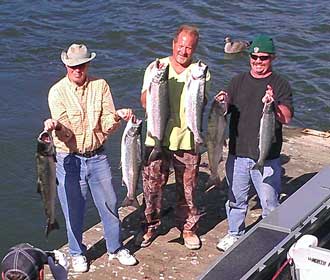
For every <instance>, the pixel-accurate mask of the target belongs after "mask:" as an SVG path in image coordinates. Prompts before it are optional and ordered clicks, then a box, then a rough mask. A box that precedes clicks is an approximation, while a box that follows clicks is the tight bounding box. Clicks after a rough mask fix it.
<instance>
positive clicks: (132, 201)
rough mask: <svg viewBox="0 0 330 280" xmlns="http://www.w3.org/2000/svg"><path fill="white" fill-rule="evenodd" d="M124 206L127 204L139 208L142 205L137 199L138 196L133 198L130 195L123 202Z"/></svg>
mask: <svg viewBox="0 0 330 280" xmlns="http://www.w3.org/2000/svg"><path fill="white" fill-rule="evenodd" d="M121 206H122V207H127V206H133V207H135V208H139V207H140V204H139V202H138V201H137V199H136V197H135V198H133V199H131V198H129V197H127V196H126V197H125V199H124V201H123V203H122V204H121Z"/></svg>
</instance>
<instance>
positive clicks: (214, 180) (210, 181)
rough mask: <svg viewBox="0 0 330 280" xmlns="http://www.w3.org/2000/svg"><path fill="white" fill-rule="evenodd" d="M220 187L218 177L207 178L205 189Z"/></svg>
mask: <svg viewBox="0 0 330 280" xmlns="http://www.w3.org/2000/svg"><path fill="white" fill-rule="evenodd" d="M220 185H221V179H220V177H219V175H217V176H215V177H211V176H210V177H209V178H208V180H207V183H206V186H207V187H211V186H216V187H219V186H220Z"/></svg>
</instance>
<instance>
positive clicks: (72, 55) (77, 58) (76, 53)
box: [61, 44, 96, 66]
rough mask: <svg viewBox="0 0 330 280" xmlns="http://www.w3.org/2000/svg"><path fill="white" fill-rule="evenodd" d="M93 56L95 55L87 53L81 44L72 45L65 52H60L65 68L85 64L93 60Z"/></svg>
mask: <svg viewBox="0 0 330 280" xmlns="http://www.w3.org/2000/svg"><path fill="white" fill-rule="evenodd" d="M95 56H96V53H95V52H92V53H91V52H89V51H88V49H87V47H86V46H85V45H83V44H72V45H71V46H70V47H69V48H68V51H67V52H66V51H62V53H61V59H62V62H63V63H64V64H65V65H67V66H77V65H80V64H84V63H87V62H89V61H91V60H92V59H94V58H95Z"/></svg>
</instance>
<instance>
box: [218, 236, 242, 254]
mask: <svg viewBox="0 0 330 280" xmlns="http://www.w3.org/2000/svg"><path fill="white" fill-rule="evenodd" d="M237 240H238V236H234V235H230V234H227V235H226V236H225V237H224V238H222V239H220V240H219V243H218V244H217V248H218V249H219V250H220V251H227V250H228V249H229V248H230V247H231V246H232V245H233V244H234V243H235V242H236V241H237Z"/></svg>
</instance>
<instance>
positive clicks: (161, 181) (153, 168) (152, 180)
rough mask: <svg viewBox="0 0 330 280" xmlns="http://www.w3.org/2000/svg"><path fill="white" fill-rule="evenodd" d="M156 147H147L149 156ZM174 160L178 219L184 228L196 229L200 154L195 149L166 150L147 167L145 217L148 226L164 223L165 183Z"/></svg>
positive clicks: (144, 189)
mask: <svg viewBox="0 0 330 280" xmlns="http://www.w3.org/2000/svg"><path fill="white" fill-rule="evenodd" d="M151 149H152V148H149V147H147V148H146V157H148V155H149V154H150V151H151ZM170 162H172V164H173V167H174V171H175V180H176V199H177V203H176V209H175V214H176V222H177V226H178V228H179V229H180V230H183V231H192V232H195V231H196V229H197V222H198V220H199V218H200V215H199V213H198V210H197V208H196V206H195V195H196V187H197V176H198V166H199V162H200V155H199V154H195V153H194V152H192V151H182V150H180V151H169V150H166V151H165V152H164V153H163V155H162V157H161V158H160V159H157V160H155V161H153V162H151V163H150V164H148V163H146V162H145V164H144V167H143V172H142V178H143V192H144V200H145V211H144V214H145V219H146V223H147V227H149V228H157V227H158V226H159V225H160V218H161V217H160V210H161V208H162V198H163V197H162V195H163V187H164V186H165V185H166V183H167V179H168V176H169V166H170Z"/></svg>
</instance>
